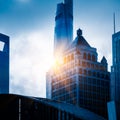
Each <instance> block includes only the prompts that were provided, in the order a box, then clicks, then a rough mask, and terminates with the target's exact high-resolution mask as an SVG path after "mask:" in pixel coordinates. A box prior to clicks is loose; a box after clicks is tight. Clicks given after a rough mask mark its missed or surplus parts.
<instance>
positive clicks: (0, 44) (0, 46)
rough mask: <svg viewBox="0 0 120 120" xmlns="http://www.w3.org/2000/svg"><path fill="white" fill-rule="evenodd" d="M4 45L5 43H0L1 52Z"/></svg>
mask: <svg viewBox="0 0 120 120" xmlns="http://www.w3.org/2000/svg"><path fill="white" fill-rule="evenodd" d="M4 45H5V43H4V42H2V41H0V51H3V50H4Z"/></svg>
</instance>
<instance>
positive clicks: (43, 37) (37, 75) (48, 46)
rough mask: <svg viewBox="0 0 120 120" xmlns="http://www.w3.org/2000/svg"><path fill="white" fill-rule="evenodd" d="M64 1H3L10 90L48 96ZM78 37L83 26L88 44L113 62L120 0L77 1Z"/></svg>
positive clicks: (1, 27) (1, 24)
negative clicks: (57, 20)
mask: <svg viewBox="0 0 120 120" xmlns="http://www.w3.org/2000/svg"><path fill="white" fill-rule="evenodd" d="M60 2H63V0H0V33H3V34H6V35H8V36H9V37H10V93H13V94H21V95H27V96H35V97H44V98H45V97H46V76H45V75H46V72H47V70H48V69H49V68H50V65H51V63H52V59H53V44H54V27H55V12H56V6H57V3H60ZM73 2H74V7H73V11H74V35H73V36H74V39H75V37H76V30H77V29H78V28H81V29H82V30H83V36H84V37H85V39H86V40H87V41H88V43H89V44H90V45H91V46H92V47H95V48H96V49H97V53H98V61H100V60H101V59H102V57H103V56H105V57H106V59H107V61H108V70H109V71H110V67H111V65H112V54H111V53H112V34H113V13H114V12H115V15H116V32H117V31H120V0H73Z"/></svg>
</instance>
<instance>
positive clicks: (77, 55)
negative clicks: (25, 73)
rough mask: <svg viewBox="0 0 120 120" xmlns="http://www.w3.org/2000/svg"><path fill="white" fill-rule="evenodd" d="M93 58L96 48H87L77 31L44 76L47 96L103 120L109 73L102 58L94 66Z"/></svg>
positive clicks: (79, 32) (95, 61) (87, 45)
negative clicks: (45, 76) (90, 112)
mask: <svg viewBox="0 0 120 120" xmlns="http://www.w3.org/2000/svg"><path fill="white" fill-rule="evenodd" d="M97 57H98V54H97V52H96V48H93V47H91V46H90V45H89V44H88V42H87V41H86V40H85V38H84V37H83V36H82V30H80V29H78V30H77V37H76V38H75V40H74V41H73V42H72V43H71V45H70V47H69V48H68V49H67V50H66V51H65V52H64V53H63V56H62V58H60V59H59V60H58V62H59V63H57V65H56V66H55V67H54V69H51V70H50V71H49V72H48V73H47V81H49V83H50V84H49V86H48V91H47V94H48V93H49V94H48V95H47V96H48V97H49V98H50V97H51V98H52V99H53V100H57V101H63V102H65V103H70V104H74V105H75V106H80V107H83V108H86V109H88V110H91V111H93V112H95V113H97V114H99V115H102V116H104V117H107V102H108V101H109V98H110V96H109V85H110V73H109V72H108V68H107V67H108V64H107V60H106V58H105V57H103V58H102V60H101V62H98V61H97Z"/></svg>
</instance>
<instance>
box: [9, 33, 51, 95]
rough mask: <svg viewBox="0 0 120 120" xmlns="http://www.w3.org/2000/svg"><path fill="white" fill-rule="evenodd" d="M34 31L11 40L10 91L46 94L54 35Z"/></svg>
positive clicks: (25, 93) (24, 93)
mask: <svg viewBox="0 0 120 120" xmlns="http://www.w3.org/2000/svg"><path fill="white" fill-rule="evenodd" d="M49 33H50V32H49ZM47 35H48V36H49V38H50V39H46V38H45V36H46V35H45V32H43V31H34V32H29V33H27V34H21V35H20V36H17V38H13V40H12V41H11V58H10V61H11V62H10V66H11V67H10V71H11V73H10V93H15V94H23V95H30V96H39V97H45V96H46V77H45V75H46V71H47V70H48V68H49V66H50V59H51V57H52V41H51V39H52V35H51V34H47Z"/></svg>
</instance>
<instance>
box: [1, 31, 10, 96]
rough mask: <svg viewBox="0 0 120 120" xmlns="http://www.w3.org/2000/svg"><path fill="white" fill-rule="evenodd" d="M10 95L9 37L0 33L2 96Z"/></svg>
mask: <svg viewBox="0 0 120 120" xmlns="http://www.w3.org/2000/svg"><path fill="white" fill-rule="evenodd" d="M1 93H9V37H8V36H6V35H4V34H1V33H0V94H1Z"/></svg>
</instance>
